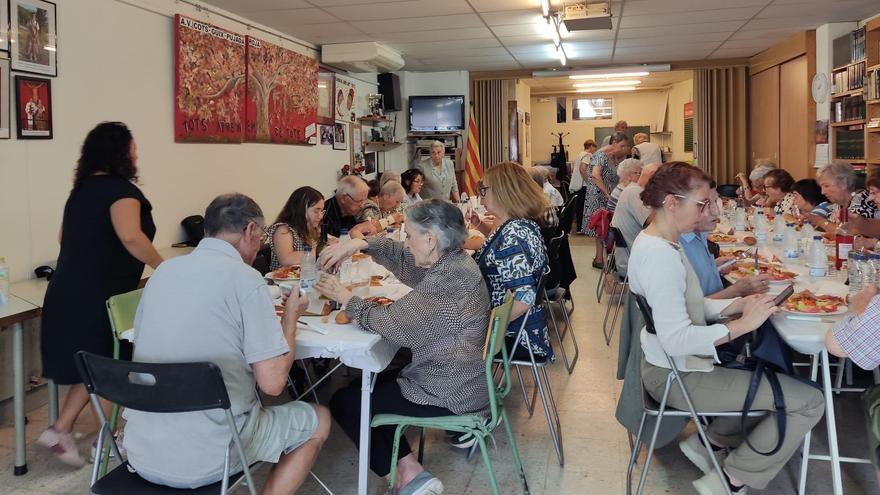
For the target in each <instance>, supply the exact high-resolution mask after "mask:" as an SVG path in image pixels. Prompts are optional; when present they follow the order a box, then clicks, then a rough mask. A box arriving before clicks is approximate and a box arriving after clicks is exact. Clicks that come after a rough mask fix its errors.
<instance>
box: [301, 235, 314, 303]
mask: <svg viewBox="0 0 880 495" xmlns="http://www.w3.org/2000/svg"><path fill="white" fill-rule="evenodd" d="M317 281H318V264H317V262H316V261H315V253H313V252H312V246H310V245H308V244H306V245H305V246H303V255H302V261H301V262H300V267H299V290H300V292H303V293H308V292H310V291H311V290H313V288H314V287H315V283H316V282H317Z"/></svg>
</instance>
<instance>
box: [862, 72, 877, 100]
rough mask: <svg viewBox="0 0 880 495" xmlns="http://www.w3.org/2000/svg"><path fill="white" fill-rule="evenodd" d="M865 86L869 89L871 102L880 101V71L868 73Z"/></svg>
mask: <svg viewBox="0 0 880 495" xmlns="http://www.w3.org/2000/svg"><path fill="white" fill-rule="evenodd" d="M865 86H866V87H867V92H868V99H869V100H876V99H880V69H874V70H872V71H871V72H870V73H868V77H867V78H866V80H865Z"/></svg>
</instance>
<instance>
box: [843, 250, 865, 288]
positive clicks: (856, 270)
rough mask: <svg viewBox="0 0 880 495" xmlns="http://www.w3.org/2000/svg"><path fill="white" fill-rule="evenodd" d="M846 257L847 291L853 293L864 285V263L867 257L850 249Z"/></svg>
mask: <svg viewBox="0 0 880 495" xmlns="http://www.w3.org/2000/svg"><path fill="white" fill-rule="evenodd" d="M848 254H849V256H848V257H847V261H846V264H847V274H848V275H849V293H850V294H855V293H856V292H858V291H860V290H862V287H863V286H864V285H865V268H866V267H865V265H866V263H867V261H868V259H867V257H866V256H865V255H864V254H862V253H858V252H855V251H850V252H849V253H848Z"/></svg>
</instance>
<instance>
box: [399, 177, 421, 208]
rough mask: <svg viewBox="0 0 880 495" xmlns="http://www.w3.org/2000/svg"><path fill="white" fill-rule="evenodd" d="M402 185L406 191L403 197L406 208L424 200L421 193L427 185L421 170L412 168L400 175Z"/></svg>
mask: <svg viewBox="0 0 880 495" xmlns="http://www.w3.org/2000/svg"><path fill="white" fill-rule="evenodd" d="M400 184H401V185H402V186H403V189H404V190H405V191H406V194H404V195H403V207H404V208H409V207H410V206H412V205H414V204H416V203H418V202H419V201H421V200H422V196H421V194H420V193H421V192H422V186H423V185H425V174H423V173H422V171H421V170H419V169H417V168H411V169H409V170H407V171H406V172H404V173H402V174H400Z"/></svg>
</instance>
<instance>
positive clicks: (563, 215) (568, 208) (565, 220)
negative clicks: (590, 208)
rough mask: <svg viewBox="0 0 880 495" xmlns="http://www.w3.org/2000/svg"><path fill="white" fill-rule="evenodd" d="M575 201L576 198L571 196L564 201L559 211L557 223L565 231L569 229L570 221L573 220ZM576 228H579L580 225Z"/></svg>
mask: <svg viewBox="0 0 880 495" xmlns="http://www.w3.org/2000/svg"><path fill="white" fill-rule="evenodd" d="M575 203H577V198H576V197H574V196H572V197H571V198H569V199H568V200H567V201H566V203H565V206H563V207H562V211H561V212H560V213H559V225H560V226H561V227H562V231H563V232H565V233H568V231H569V230H571V222H572V221H574V214H575V211H574V208H575ZM577 228H580V225H578V227H577Z"/></svg>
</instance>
